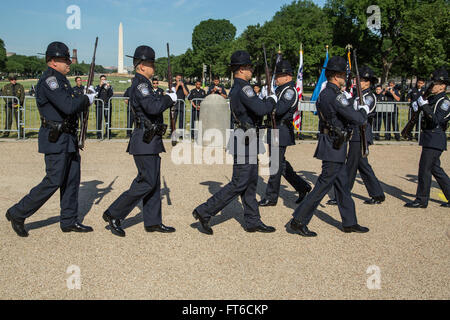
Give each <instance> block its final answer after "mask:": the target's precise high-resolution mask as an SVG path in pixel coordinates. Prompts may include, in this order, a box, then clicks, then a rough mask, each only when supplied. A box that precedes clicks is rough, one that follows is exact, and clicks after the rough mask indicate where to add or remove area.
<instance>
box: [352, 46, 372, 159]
mask: <svg viewBox="0 0 450 320" xmlns="http://www.w3.org/2000/svg"><path fill="white" fill-rule="evenodd" d="M353 59H354V61H355V63H354V64H355V70H356V90H357V92H358V99H359V105H361V106H362V105H364V99H363V96H362V89H361V78H360V77H359V70H358V61H357V59H356V49H355V50H354V51H353ZM366 128H367V124H366V123H364V124H363V125H361V126H359V135H360V140H361V154H362V157H363V158H366V157H367V156H368V155H369V144H368V143H367V137H366Z"/></svg>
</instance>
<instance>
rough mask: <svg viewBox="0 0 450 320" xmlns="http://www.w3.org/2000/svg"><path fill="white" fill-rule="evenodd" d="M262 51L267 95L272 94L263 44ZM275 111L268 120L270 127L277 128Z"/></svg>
mask: <svg viewBox="0 0 450 320" xmlns="http://www.w3.org/2000/svg"><path fill="white" fill-rule="evenodd" d="M263 51H264V63H265V67H264V68H265V72H266V85H267V96H271V95H272V86H271V83H272V78H271V77H270V72H269V66H268V64H267V54H266V46H265V45H264V44H263ZM275 113H276V109H274V110H273V111H272V112H271V113H270V120H271V121H272V128H273V129H276V128H277V124H276V122H275Z"/></svg>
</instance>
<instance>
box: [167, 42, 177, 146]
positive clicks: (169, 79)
mask: <svg viewBox="0 0 450 320" xmlns="http://www.w3.org/2000/svg"><path fill="white" fill-rule="evenodd" d="M167 83H168V86H169V93H172V67H171V66H170V49H169V43H167ZM169 117H170V135H171V139H172V146H173V147H175V146H176V145H177V140H176V139H175V138H174V135H173V134H174V132H175V105H173V106H171V107H170V112H169Z"/></svg>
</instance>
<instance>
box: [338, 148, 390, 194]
mask: <svg viewBox="0 0 450 320" xmlns="http://www.w3.org/2000/svg"><path fill="white" fill-rule="evenodd" d="M346 166H347V172H348V185H349V189H350V191H351V190H352V189H353V185H354V184H355V179H356V171H359V174H360V175H361V178H362V180H363V182H364V185H365V186H366V189H367V192H368V193H369V196H370V197H371V198H376V197H384V192H383V189H382V188H381V185H380V182H379V181H378V179H377V177H376V176H375V173H374V172H373V169H372V167H371V166H370V164H369V160H368V159H367V158H363V157H362V154H361V144H360V142H359V141H352V142H350V147H349V149H348V155H347V162H346Z"/></svg>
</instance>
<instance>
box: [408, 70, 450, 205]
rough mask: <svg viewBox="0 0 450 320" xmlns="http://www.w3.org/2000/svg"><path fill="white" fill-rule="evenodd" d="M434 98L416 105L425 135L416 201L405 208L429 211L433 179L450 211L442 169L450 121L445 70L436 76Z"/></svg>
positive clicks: (447, 181)
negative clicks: (421, 114) (442, 155)
mask: <svg viewBox="0 0 450 320" xmlns="http://www.w3.org/2000/svg"><path fill="white" fill-rule="evenodd" d="M431 81H432V86H433V87H432V88H431V95H430V97H429V98H426V100H425V99H424V98H423V97H422V96H420V97H419V99H418V100H417V101H416V102H413V108H414V111H417V110H422V111H423V116H422V125H421V129H422V133H421V135H420V143H419V144H420V145H421V146H422V155H421V156H420V162H419V175H418V176H419V184H418V186H417V192H416V199H415V200H414V201H413V202H409V203H406V204H405V207H408V208H426V207H427V206H428V200H429V199H430V188H431V176H432V175H433V176H434V178H435V179H436V181H437V183H438V184H439V186H440V187H441V189H442V192H443V193H444V195H445V197H446V198H447V201H448V202H447V203H444V204H442V207H447V208H449V207H450V179H449V177H448V175H447V174H446V173H445V171H444V170H443V169H442V168H441V161H440V159H439V158H440V156H441V154H442V152H443V151H444V150H447V137H446V134H445V131H446V130H447V125H448V121H449V120H450V101H449V99H448V98H447V96H446V89H447V85H448V84H449V77H448V73H447V71H446V70H445V69H444V68H441V69H437V70H435V71H434V72H433V74H432V77H431Z"/></svg>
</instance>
